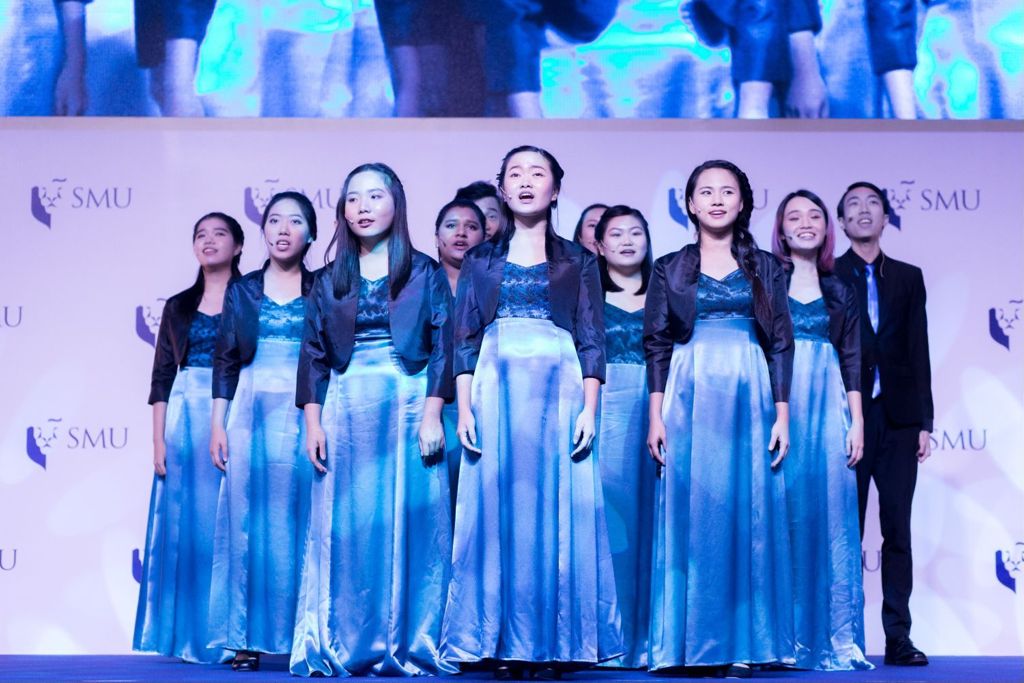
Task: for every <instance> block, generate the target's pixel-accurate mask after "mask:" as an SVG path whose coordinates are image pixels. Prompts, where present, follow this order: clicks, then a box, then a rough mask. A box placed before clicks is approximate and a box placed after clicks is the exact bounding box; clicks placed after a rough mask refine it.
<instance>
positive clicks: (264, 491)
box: [210, 338, 313, 654]
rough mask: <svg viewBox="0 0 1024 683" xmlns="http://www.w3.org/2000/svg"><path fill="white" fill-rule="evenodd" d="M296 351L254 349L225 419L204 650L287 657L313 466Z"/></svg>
mask: <svg viewBox="0 0 1024 683" xmlns="http://www.w3.org/2000/svg"><path fill="white" fill-rule="evenodd" d="M298 358H299V342H297V341H285V340H280V339H274V338H264V339H260V341H259V345H258V346H257V348H256V355H255V356H254V358H253V361H252V363H250V364H249V365H247V366H245V367H243V368H242V370H241V372H240V374H239V378H238V387H237V389H236V390H235V397H234V399H233V400H232V402H231V405H230V408H229V410H228V419H227V437H228V464H227V474H226V476H225V477H224V481H223V484H222V485H221V489H220V499H219V502H218V505H217V530H216V538H215V542H214V547H215V552H214V563H213V570H214V572H213V595H212V597H211V600H210V622H211V628H212V629H213V632H214V633H215V634H216V637H215V639H214V640H213V641H212V644H215V645H219V646H221V647H225V648H227V649H230V650H251V651H256V652H264V653H269V654H287V653H288V652H290V651H291V645H292V634H293V632H294V627H295V606H296V601H297V598H298V588H299V577H300V576H301V574H302V562H301V558H302V548H303V544H304V542H305V538H306V528H307V526H308V523H309V496H310V484H311V479H312V472H313V466H312V465H311V464H310V462H309V460H308V459H307V458H306V449H305V426H304V420H303V417H302V413H301V411H299V409H298V408H296V407H295V372H296V367H297V365H298Z"/></svg>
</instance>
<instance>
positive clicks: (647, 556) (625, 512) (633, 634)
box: [596, 303, 657, 668]
mask: <svg viewBox="0 0 1024 683" xmlns="http://www.w3.org/2000/svg"><path fill="white" fill-rule="evenodd" d="M604 321H605V344H606V356H607V359H608V370H607V373H608V374H607V379H606V381H605V385H604V386H603V387H602V388H601V413H600V421H599V426H598V441H597V446H596V450H597V452H598V453H599V455H600V458H599V463H600V467H601V484H602V488H603V489H604V503H605V507H604V510H605V517H606V519H607V521H608V540H609V544H610V546H611V552H612V563H613V565H614V567H615V588H616V592H617V595H618V605H619V613H620V614H621V615H622V645H623V649H624V650H625V653H624V654H623V655H622V656H621V657H618V658H616V659H613V660H612V661H610V662H608V664H609V665H611V666H621V667H626V668H646V667H647V629H648V626H649V621H650V612H651V538H652V534H653V532H652V524H653V521H654V485H655V482H656V481H657V471H656V463H655V462H654V460H653V459H652V458H651V456H650V455H649V454H648V452H647V423H648V419H647V370H646V367H645V365H644V349H643V327H644V311H643V309H640V310H639V311H634V312H632V313H629V312H626V311H624V310H622V309H621V308H618V307H616V306H613V305H612V304H609V303H606V304H605V305H604Z"/></svg>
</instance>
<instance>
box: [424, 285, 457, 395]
mask: <svg viewBox="0 0 1024 683" xmlns="http://www.w3.org/2000/svg"><path fill="white" fill-rule="evenodd" d="M429 278H430V279H429V280H428V282H427V286H428V287H429V288H430V342H431V348H430V361H429V362H428V363H427V396H437V397H440V398H443V399H444V400H445V401H450V400H451V399H452V398H453V397H454V395H455V392H454V389H453V387H452V338H453V331H452V330H453V325H452V315H451V310H452V294H451V289H449V286H448V278H447V277H446V276H445V273H444V271H443V270H442V269H441V268H437V267H432V268H431V272H430V275H429Z"/></svg>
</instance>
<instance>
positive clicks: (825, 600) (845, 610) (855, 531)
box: [785, 298, 873, 670]
mask: <svg viewBox="0 0 1024 683" xmlns="http://www.w3.org/2000/svg"><path fill="white" fill-rule="evenodd" d="M789 305H790V311H791V313H792V315H793V332H794V337H795V342H794V345H795V356H794V361H793V384H792V388H791V390H790V400H789V410H790V412H789V414H790V418H789V425H790V427H789V430H790V442H791V443H792V448H791V450H790V452H789V455H788V456H787V457H786V462H785V469H786V498H787V503H788V509H789V530H790V535H791V536H792V557H793V601H794V603H793V604H794V631H795V637H796V666H797V667H799V668H801V669H819V670H850V669H870V668H873V667H872V665H871V663H870V662H868V661H867V658H866V657H865V656H864V588H863V582H862V574H861V555H860V526H859V521H858V517H857V475H856V473H855V472H854V471H853V470H851V469H850V468H848V467H847V466H846V460H847V455H846V432H847V430H848V429H849V425H850V409H849V405H848V404H847V398H846V389H845V388H844V386H843V378H842V375H841V374H840V370H839V356H838V354H837V353H836V350H835V347H833V346H832V342H831V341H830V339H829V317H828V310H827V309H826V308H825V302H824V300H823V299H820V298H819V299H815V300H814V301H812V302H810V303H807V304H803V303H800V302H799V301H796V300H794V299H790V302H789Z"/></svg>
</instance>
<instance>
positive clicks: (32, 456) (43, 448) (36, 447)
mask: <svg viewBox="0 0 1024 683" xmlns="http://www.w3.org/2000/svg"><path fill="white" fill-rule="evenodd" d="M60 422H61V418H59V417H51V418H50V419H48V420H47V421H46V424H45V425H44V426H41V427H36V426H32V427H29V428H28V430H27V433H26V435H25V452H26V454H27V455H28V458H29V460H31V461H32V462H34V463H35V464H37V465H39V466H40V467H42V468H43V469H44V470H45V469H46V455H47V453H48V452H49V449H50V448H51V447H52V446H53V443H54V441H56V440H57V428H58V427H60V424H59V423H60Z"/></svg>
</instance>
